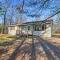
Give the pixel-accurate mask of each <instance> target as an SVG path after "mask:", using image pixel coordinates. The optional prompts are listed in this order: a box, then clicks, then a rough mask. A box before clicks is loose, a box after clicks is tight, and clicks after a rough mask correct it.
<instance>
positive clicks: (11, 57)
mask: <svg viewBox="0 0 60 60" xmlns="http://www.w3.org/2000/svg"><path fill="white" fill-rule="evenodd" d="M24 41H25V38H24V39H23V40H22V42H21V44H20V45H19V46H18V47H17V48H16V49H15V51H14V52H13V53H12V55H11V56H10V57H9V59H8V60H15V58H16V55H17V53H19V51H20V50H19V49H20V47H21V46H22V45H23V43H24Z"/></svg>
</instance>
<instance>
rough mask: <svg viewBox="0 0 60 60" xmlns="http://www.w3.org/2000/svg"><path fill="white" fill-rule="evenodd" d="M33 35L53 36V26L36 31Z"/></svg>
mask: <svg viewBox="0 0 60 60" xmlns="http://www.w3.org/2000/svg"><path fill="white" fill-rule="evenodd" d="M33 35H37V36H41V37H51V35H52V34H51V26H49V27H48V28H47V29H46V30H44V31H34V32H33Z"/></svg>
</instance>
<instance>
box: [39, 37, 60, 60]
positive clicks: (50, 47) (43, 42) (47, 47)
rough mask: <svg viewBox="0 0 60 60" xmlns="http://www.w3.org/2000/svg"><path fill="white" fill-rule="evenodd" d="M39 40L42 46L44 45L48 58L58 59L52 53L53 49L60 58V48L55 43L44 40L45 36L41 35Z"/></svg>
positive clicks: (49, 59) (51, 59)
mask: <svg viewBox="0 0 60 60" xmlns="http://www.w3.org/2000/svg"><path fill="white" fill-rule="evenodd" d="M38 40H39V42H40V44H41V46H42V47H43V49H44V51H45V53H46V56H47V57H48V60H56V59H55V58H54V57H53V55H52V54H51V51H53V52H54V54H55V55H56V56H58V58H59V59H60V48H58V47H56V46H55V45H53V44H51V43H49V42H48V41H47V40H44V39H43V38H41V37H39V39H38Z"/></svg>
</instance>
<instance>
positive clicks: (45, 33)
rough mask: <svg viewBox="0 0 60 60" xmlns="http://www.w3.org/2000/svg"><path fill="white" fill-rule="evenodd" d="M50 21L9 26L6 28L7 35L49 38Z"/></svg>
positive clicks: (50, 33) (50, 31)
mask: <svg viewBox="0 0 60 60" xmlns="http://www.w3.org/2000/svg"><path fill="white" fill-rule="evenodd" d="M52 22H53V21H52V20H44V21H34V22H26V23H22V24H16V25H10V26H8V34H11V35H16V34H19V35H20V34H25V35H27V34H29V35H32V32H33V35H37V36H42V37H51V36H52Z"/></svg>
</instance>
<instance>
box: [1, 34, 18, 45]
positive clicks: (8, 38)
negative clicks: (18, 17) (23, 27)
mask: <svg viewBox="0 0 60 60" xmlns="http://www.w3.org/2000/svg"><path fill="white" fill-rule="evenodd" d="M16 39H17V38H16V36H12V35H8V34H1V35H0V46H5V45H10V44H12V43H13V41H14V40H16Z"/></svg>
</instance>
